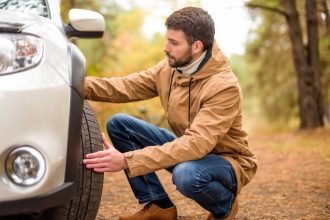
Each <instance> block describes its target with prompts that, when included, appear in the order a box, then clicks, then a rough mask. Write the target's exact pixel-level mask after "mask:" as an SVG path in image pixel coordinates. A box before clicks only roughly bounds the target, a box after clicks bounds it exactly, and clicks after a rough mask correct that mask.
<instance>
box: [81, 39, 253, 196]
mask: <svg viewBox="0 0 330 220" xmlns="http://www.w3.org/2000/svg"><path fill="white" fill-rule="evenodd" d="M211 53H212V54H211V56H210V58H209V59H208V61H207V62H206V63H205V64H204V65H203V66H202V68H200V69H199V70H198V71H197V72H196V73H194V74H193V75H192V76H185V75H183V74H181V73H179V72H178V71H177V70H176V69H174V68H171V67H170V66H169V65H168V62H167V59H164V60H163V61H161V62H160V63H159V64H157V65H156V66H154V67H152V68H150V69H148V70H146V71H142V72H137V73H133V74H130V75H128V76H126V77H123V78H117V77H111V78H96V77H87V78H86V79H85V98H86V99H89V100H94V101H106V102H113V103H124V102H131V101H139V100H145V99H149V98H153V97H155V96H159V97H160V101H161V103H162V105H163V107H164V110H165V112H166V116H167V119H168V123H169V125H170V126H171V128H172V130H173V132H174V133H175V134H176V135H177V137H178V138H177V139H175V140H174V141H172V142H169V143H166V144H164V145H162V146H149V147H146V148H144V149H141V150H135V151H133V152H129V153H126V154H125V156H126V161H127V164H128V170H129V175H130V176H131V177H134V176H138V175H143V174H147V173H150V172H153V171H156V170H159V169H163V168H167V167H171V166H173V165H176V164H178V163H180V162H183V161H188V160H198V159H200V158H203V157H204V156H205V155H207V154H209V153H215V154H218V155H219V156H222V157H224V158H225V159H227V160H228V161H229V162H230V163H231V164H232V166H233V167H234V169H235V173H236V177H237V178H236V179H237V193H239V192H240V190H241V188H242V186H244V185H246V184H247V183H248V182H249V181H250V180H251V178H252V177H253V176H254V175H255V173H256V170H257V164H256V161H257V160H256V157H255V156H254V155H253V153H252V152H251V150H250V149H249V146H248V136H247V134H246V132H245V131H244V130H243V128H242V93H241V88H240V86H239V83H238V81H237V78H236V77H235V75H234V73H233V72H232V70H231V68H230V65H229V63H228V60H227V58H226V57H225V56H224V54H223V53H222V52H221V51H220V49H219V48H218V46H217V45H216V44H214V45H213V48H212V52H211Z"/></svg>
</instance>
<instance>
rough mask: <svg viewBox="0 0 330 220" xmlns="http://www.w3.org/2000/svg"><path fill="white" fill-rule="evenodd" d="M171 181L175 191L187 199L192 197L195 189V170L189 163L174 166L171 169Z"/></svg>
mask: <svg viewBox="0 0 330 220" xmlns="http://www.w3.org/2000/svg"><path fill="white" fill-rule="evenodd" d="M172 174H173V176H172V181H173V183H174V185H175V186H176V188H177V190H178V191H179V192H180V193H182V194H183V195H185V196H187V197H190V198H191V197H192V196H193V194H194V193H195V192H197V191H198V189H197V188H196V169H195V167H194V166H193V165H192V164H191V163H189V162H183V163H180V164H178V165H176V166H175V167H174V169H173V173H172Z"/></svg>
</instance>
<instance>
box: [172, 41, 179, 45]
mask: <svg viewBox="0 0 330 220" xmlns="http://www.w3.org/2000/svg"><path fill="white" fill-rule="evenodd" d="M170 43H171V44H172V45H174V46H177V45H178V42H176V41H170Z"/></svg>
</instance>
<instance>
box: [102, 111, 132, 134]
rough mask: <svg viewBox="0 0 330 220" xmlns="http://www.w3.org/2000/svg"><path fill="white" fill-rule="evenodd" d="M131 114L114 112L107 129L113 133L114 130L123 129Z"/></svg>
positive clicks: (109, 132)
mask: <svg viewBox="0 0 330 220" xmlns="http://www.w3.org/2000/svg"><path fill="white" fill-rule="evenodd" d="M128 117H129V116H128V115H126V114H123V113H117V114H114V115H113V116H112V117H111V118H110V119H109V120H108V122H107V131H108V134H109V135H111V134H112V133H113V132H114V131H122V130H123V129H124V127H123V123H124V121H125V120H126V119H127V118H128Z"/></svg>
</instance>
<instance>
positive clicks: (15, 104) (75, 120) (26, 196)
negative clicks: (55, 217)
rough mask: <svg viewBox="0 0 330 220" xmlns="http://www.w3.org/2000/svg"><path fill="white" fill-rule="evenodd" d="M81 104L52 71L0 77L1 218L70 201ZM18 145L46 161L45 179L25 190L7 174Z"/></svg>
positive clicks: (76, 156) (72, 190) (69, 88)
mask: <svg viewBox="0 0 330 220" xmlns="http://www.w3.org/2000/svg"><path fill="white" fill-rule="evenodd" d="M82 105H83V99H82V98H81V96H80V95H79V94H78V93H77V92H76V91H75V90H74V89H72V88H71V87H70V85H68V83H67V81H65V80H64V79H63V78H62V77H61V76H60V74H58V73H57V72H56V71H55V70H52V69H50V68H48V69H45V68H44V67H42V66H39V67H37V68H34V69H31V70H28V71H25V72H22V73H16V74H12V75H6V76H0V106H1V108H0V121H1V123H0V140H1V143H0V207H1V210H0V216H5V215H11V214H18V213H27V212H34V211H40V210H44V209H46V208H49V207H54V206H57V205H63V204H65V203H66V202H68V201H70V200H71V198H72V195H73V193H74V182H75V181H76V175H77V168H78V166H79V147H80V146H79V145H80V143H79V141H80V128H81V115H82V114H81V111H82ZM21 145H29V146H33V147H34V148H36V149H37V150H38V151H39V152H41V153H42V155H43V157H44V158H45V160H46V172H45V174H44V177H43V178H42V180H41V181H40V182H38V183H37V184H35V185H32V186H29V187H24V186H19V185H16V184H14V183H13V182H11V180H10V179H9V178H8V177H7V175H6V172H5V166H4V162H5V159H6V156H7V154H8V153H9V152H10V151H11V150H12V149H13V148H15V147H17V146H21ZM69 146H70V147H69ZM67 161H68V163H67Z"/></svg>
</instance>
